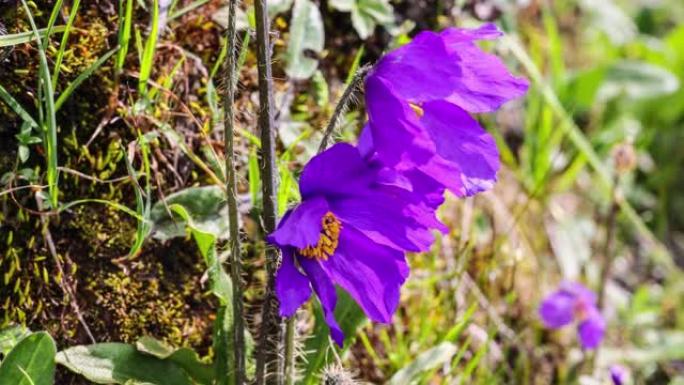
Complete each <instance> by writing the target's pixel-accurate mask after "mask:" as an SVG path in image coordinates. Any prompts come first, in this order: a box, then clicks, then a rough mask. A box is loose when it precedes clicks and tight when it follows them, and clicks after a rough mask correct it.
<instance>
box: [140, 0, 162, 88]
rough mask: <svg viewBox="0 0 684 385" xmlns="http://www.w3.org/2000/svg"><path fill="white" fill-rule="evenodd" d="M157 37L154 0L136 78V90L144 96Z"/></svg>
mask: <svg viewBox="0 0 684 385" xmlns="http://www.w3.org/2000/svg"><path fill="white" fill-rule="evenodd" d="M158 37H159V0H154V4H153V9H152V27H151V28H150V34H149V35H148V36H147V40H146V41H145V49H144V50H143V55H142V60H141V61H140V78H139V80H138V91H139V92H140V93H141V94H142V95H143V96H146V94H147V81H148V80H150V74H151V73H152V66H153V64H154V53H155V51H156V49H157V38H158Z"/></svg>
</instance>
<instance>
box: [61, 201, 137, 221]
mask: <svg viewBox="0 0 684 385" xmlns="http://www.w3.org/2000/svg"><path fill="white" fill-rule="evenodd" d="M86 203H100V204H103V205H106V206H110V207H113V208H115V209H117V210H119V211H121V212H124V213H126V214H128V215H130V216H132V217H133V218H135V219H137V220H139V221H144V220H145V218H144V217H142V216H140V215H138V213H136V212H135V211H133V210H131V209H129V208H128V207H126V206H124V205H122V204H121V203H117V202H114V201H108V200H106V199H78V200H75V201H71V202H69V203H66V204H64V205H62V206H60V208H59V210H58V211H57V212H58V213H62V212H64V211H66V210H68V209H70V208H72V207H76V206H79V205H83V204H86Z"/></svg>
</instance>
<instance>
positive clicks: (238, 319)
mask: <svg viewBox="0 0 684 385" xmlns="http://www.w3.org/2000/svg"><path fill="white" fill-rule="evenodd" d="M236 2H237V0H230V3H229V12H228V30H227V32H226V38H227V40H228V54H227V55H226V69H225V82H226V94H225V96H224V99H223V108H224V110H225V113H226V116H225V121H224V137H225V138H224V140H225V158H226V173H227V175H226V199H227V201H228V215H229V226H230V229H229V230H230V257H231V261H230V277H231V280H232V281H233V314H234V317H235V319H234V323H233V336H232V338H233V346H234V348H235V353H234V355H233V357H234V360H235V361H234V363H233V368H232V370H231V374H232V377H233V379H234V381H231V383H232V384H236V385H242V384H244V382H245V325H244V318H243V304H242V285H241V281H242V280H241V258H240V229H239V227H238V224H239V222H238V217H239V213H238V204H237V176H236V170H235V164H234V159H235V148H234V140H233V135H234V133H235V111H234V109H233V104H234V101H235V85H236V78H237V74H236V70H237V69H236V63H235V59H236V58H235V53H236V49H235V30H236V29H235V20H236Z"/></svg>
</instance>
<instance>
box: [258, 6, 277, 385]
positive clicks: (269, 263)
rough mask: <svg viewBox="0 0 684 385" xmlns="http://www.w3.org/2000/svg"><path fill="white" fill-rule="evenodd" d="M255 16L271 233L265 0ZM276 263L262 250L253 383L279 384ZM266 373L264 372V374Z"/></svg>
mask: <svg viewBox="0 0 684 385" xmlns="http://www.w3.org/2000/svg"><path fill="white" fill-rule="evenodd" d="M254 13H255V17H256V45H257V67H258V70H259V129H260V131H261V182H262V194H263V213H262V217H263V228H264V232H266V233H271V232H272V231H273V230H275V228H276V221H277V212H276V207H277V206H276V196H277V193H276V191H277V188H278V187H277V177H278V174H277V171H276V164H275V136H274V134H275V128H274V125H275V124H274V121H273V84H272V83H273V77H272V73H271V44H270V42H269V40H270V39H269V19H268V6H267V4H266V0H256V1H255V2H254ZM279 263H280V255H279V254H278V251H277V249H275V248H273V247H267V249H266V272H267V277H268V278H267V280H268V282H267V286H266V293H265V297H264V304H263V307H262V320H261V330H260V333H261V334H260V336H259V349H258V351H257V357H256V361H257V362H256V383H257V385H262V384H274V385H281V384H282V383H283V360H282V355H281V351H282V338H283V326H284V325H283V320H282V318H281V317H280V316H279V315H278V300H277V298H276V296H275V274H276V270H277V269H278V264H279ZM267 374H268V375H267Z"/></svg>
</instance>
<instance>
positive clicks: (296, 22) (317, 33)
mask: <svg viewBox="0 0 684 385" xmlns="http://www.w3.org/2000/svg"><path fill="white" fill-rule="evenodd" d="M324 40H325V32H324V30H323V18H322V17H321V13H320V11H319V10H318V7H317V6H316V5H315V4H314V3H312V2H311V1H310V0H295V4H294V9H293V10H292V21H291V22H290V41H289V42H288V44H287V52H286V53H285V62H286V63H287V66H286V68H285V72H286V73H287V74H288V75H289V76H290V77H291V78H293V79H308V78H310V77H311V76H312V75H313V74H314V72H315V71H316V68H317V67H318V60H317V59H315V58H312V57H310V56H311V53H312V52H313V53H316V54H318V53H320V52H321V51H323V45H324V43H325V42H324Z"/></svg>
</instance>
